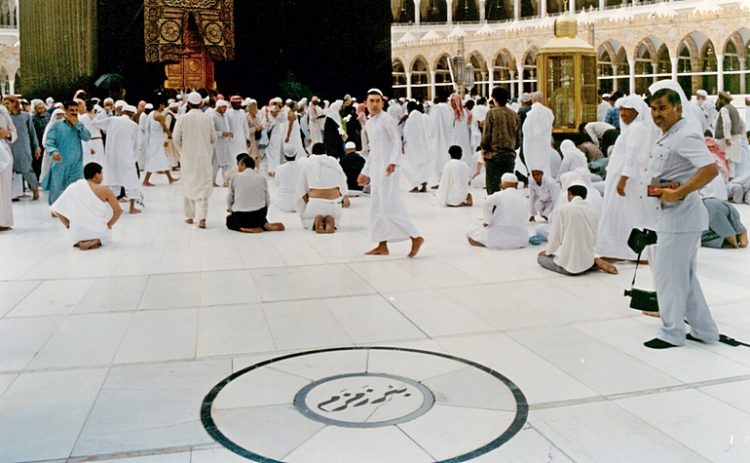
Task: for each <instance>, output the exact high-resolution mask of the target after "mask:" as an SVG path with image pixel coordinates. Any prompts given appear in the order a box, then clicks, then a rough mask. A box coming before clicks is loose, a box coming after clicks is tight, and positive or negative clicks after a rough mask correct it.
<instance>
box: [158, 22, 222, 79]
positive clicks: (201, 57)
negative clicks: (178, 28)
mask: <svg viewBox="0 0 750 463" xmlns="http://www.w3.org/2000/svg"><path fill="white" fill-rule="evenodd" d="M186 22H187V23H188V24H187V25H186V26H187V27H184V28H183V30H184V31H185V36H184V39H183V43H184V44H185V48H184V49H183V51H182V52H181V53H180V58H181V60H180V61H179V62H177V63H170V64H166V65H165V66H164V68H165V72H166V75H167V80H166V81H165V82H164V87H165V88H172V89H185V88H192V89H198V88H207V89H213V88H216V81H215V74H214V61H213V59H211V57H210V56H209V54H208V51H207V50H206V47H205V46H204V45H203V41H202V40H201V39H200V36H199V35H198V32H197V26H196V24H195V21H194V20H193V18H192V16H191V15H188V16H187V18H186Z"/></svg>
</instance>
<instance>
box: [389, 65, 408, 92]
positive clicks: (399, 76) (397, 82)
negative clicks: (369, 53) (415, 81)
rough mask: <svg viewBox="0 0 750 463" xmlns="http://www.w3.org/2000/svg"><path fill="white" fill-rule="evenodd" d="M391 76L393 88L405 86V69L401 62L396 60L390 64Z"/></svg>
mask: <svg viewBox="0 0 750 463" xmlns="http://www.w3.org/2000/svg"><path fill="white" fill-rule="evenodd" d="M391 69H392V71H393V72H392V75H393V86H394V87H397V86H405V85H406V83H407V81H406V68H405V67H404V63H403V61H401V60H400V59H399V58H396V59H394V60H393V62H392V63H391Z"/></svg>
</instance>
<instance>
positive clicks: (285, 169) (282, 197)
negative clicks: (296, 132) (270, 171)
mask: <svg viewBox="0 0 750 463" xmlns="http://www.w3.org/2000/svg"><path fill="white" fill-rule="evenodd" d="M296 158H297V148H295V146H294V145H285V146H284V160H285V162H284V164H282V165H280V166H279V167H277V168H276V181H277V182H278V184H279V194H278V196H277V197H276V208H277V209H278V210H280V211H281V212H299V211H301V210H302V208H303V204H302V201H301V200H300V198H298V197H296V196H295V193H296V191H297V184H298V183H299V177H300V169H301V168H300V163H299V162H297V161H296Z"/></svg>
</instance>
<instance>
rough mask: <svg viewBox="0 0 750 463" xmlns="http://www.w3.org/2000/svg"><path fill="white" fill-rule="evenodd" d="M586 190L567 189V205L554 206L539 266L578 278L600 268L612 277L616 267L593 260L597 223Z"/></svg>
mask: <svg viewBox="0 0 750 463" xmlns="http://www.w3.org/2000/svg"><path fill="white" fill-rule="evenodd" d="M587 195H588V189H587V188H586V186H585V185H584V184H583V183H582V182H573V183H572V184H571V185H570V187H568V203H567V204H563V205H561V206H558V208H557V209H556V210H555V220H553V221H552V230H551V231H550V235H549V243H548V244H547V250H546V251H542V252H540V253H539V258H538V259H537V262H539V265H541V266H542V267H544V268H546V269H547V270H552V271H553V272H557V273H561V274H563V275H570V276H575V275H581V274H583V273H586V272H588V271H589V270H595V269H601V270H604V271H605V272H607V273H611V274H613V275H616V274H617V267H615V266H614V265H612V264H610V263H609V262H606V261H604V260H602V259H599V258H595V257H594V243H596V230H597V228H598V226H599V221H598V219H597V217H596V213H595V212H594V210H593V209H592V208H591V206H590V205H589V203H587V202H586V201H584V200H585V199H586V196H587Z"/></svg>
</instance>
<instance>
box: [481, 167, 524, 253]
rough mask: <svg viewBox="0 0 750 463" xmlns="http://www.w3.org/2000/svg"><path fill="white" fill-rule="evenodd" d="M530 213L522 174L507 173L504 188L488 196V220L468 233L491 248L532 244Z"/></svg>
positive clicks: (485, 215)
mask: <svg viewBox="0 0 750 463" xmlns="http://www.w3.org/2000/svg"><path fill="white" fill-rule="evenodd" d="M526 217H527V215H526V198H525V197H524V195H523V193H522V192H521V191H519V190H518V178H517V177H516V176H515V175H514V174H511V173H505V174H503V176H502V177H501V181H500V191H498V192H496V193H493V194H491V195H490V196H489V197H487V202H486V203H485V205H484V223H483V224H482V226H481V227H479V228H475V229H473V230H471V231H469V233H468V234H467V238H468V239H469V244H471V245H472V246H481V247H487V248H490V249H519V248H524V247H526V246H528V244H529V232H528V229H527V227H528V225H527V223H528V222H527V219H526Z"/></svg>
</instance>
